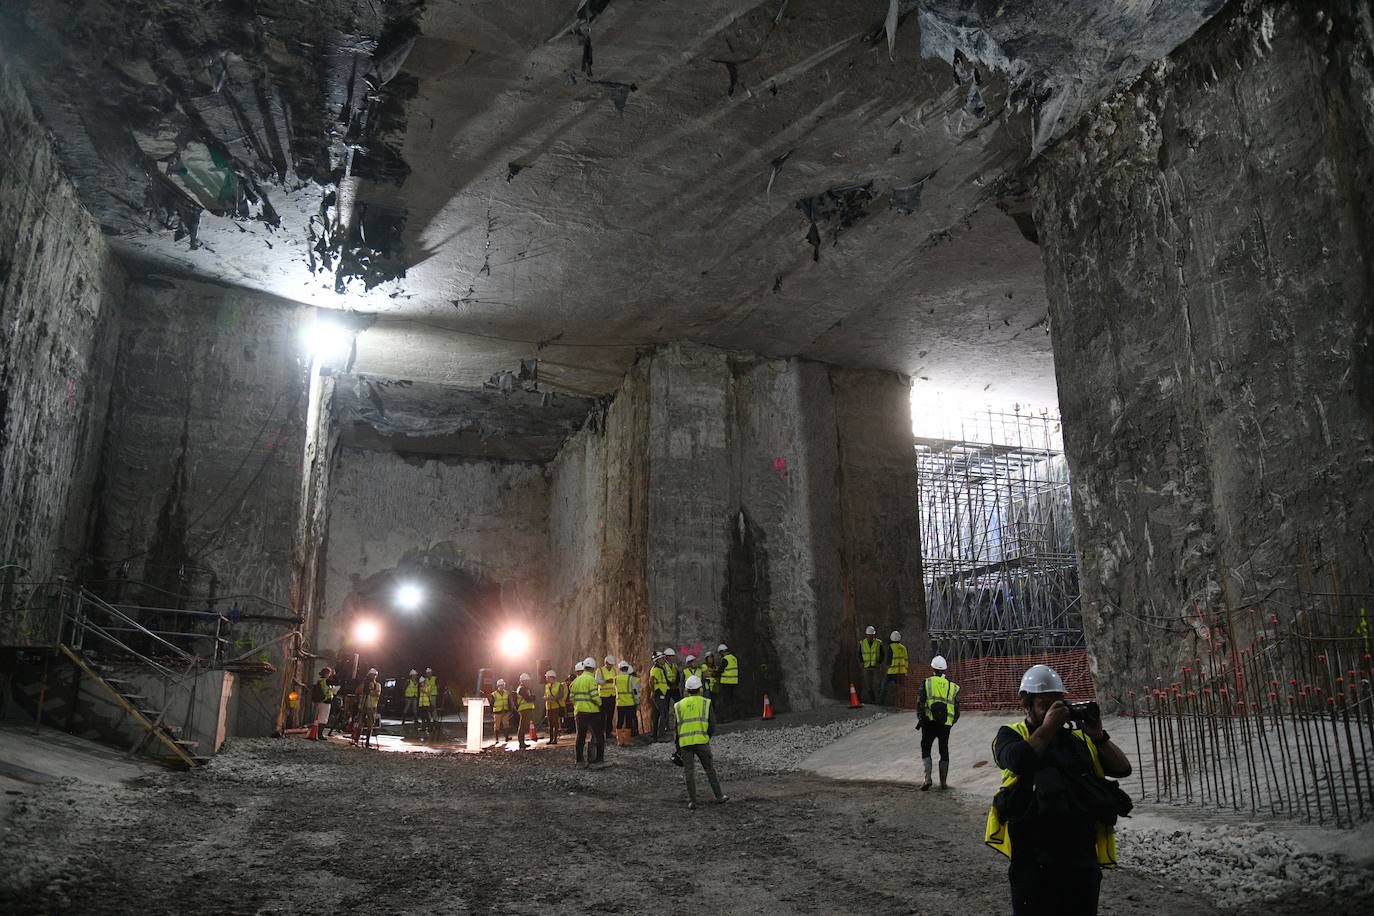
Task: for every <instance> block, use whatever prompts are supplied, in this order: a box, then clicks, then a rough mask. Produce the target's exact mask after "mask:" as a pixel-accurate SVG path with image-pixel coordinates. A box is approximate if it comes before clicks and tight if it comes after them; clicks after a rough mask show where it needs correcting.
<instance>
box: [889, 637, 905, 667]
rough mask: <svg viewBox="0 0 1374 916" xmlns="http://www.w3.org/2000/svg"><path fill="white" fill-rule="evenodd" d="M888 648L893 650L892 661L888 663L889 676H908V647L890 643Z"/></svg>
mask: <svg viewBox="0 0 1374 916" xmlns="http://www.w3.org/2000/svg"><path fill="white" fill-rule="evenodd" d="M888 648H889V649H891V650H892V661H891V662H889V663H888V666H887V673H888V674H906V673H907V662H906V646H904V645H902V644H901V643H899V642H894V643H889V644H888Z"/></svg>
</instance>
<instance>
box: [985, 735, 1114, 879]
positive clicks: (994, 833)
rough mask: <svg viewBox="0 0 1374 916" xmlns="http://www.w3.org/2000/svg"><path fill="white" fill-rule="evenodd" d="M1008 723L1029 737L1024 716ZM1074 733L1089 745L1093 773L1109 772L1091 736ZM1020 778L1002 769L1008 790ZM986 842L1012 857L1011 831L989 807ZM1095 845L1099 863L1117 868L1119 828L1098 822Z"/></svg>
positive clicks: (1003, 786)
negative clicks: (1105, 770)
mask: <svg viewBox="0 0 1374 916" xmlns="http://www.w3.org/2000/svg"><path fill="white" fill-rule="evenodd" d="M1008 726H1009V727H1010V728H1011V729H1013V730H1014V731H1015V732H1016V733H1017V734H1018V735H1020V736H1021V737H1022V738H1029V737H1030V726H1029V725H1027V724H1026V722H1025V720H1024V719H1023V720H1021V721H1020V722H1010V723H1008ZM1073 736H1074V737H1075V738H1077V739H1079V740H1080V741H1082V742H1083V743H1084V744H1086V745H1087V746H1088V753H1089V754H1090V755H1091V756H1092V759H1093V772H1094V773H1096V774H1097V775H1098V776H1105V775H1106V773H1104V772H1103V770H1102V762H1101V761H1100V760H1098V759H1097V745H1095V744H1093V742H1092V739H1091V738H1089V737H1088V736H1087V735H1085V734H1083V732H1081V731H1080V730H1078V729H1076V728H1075V729H1074V730H1073ZM992 743H993V759H994V760H995V759H996V749H997V738H996V737H995V736H994V737H993V739H992ZM1019 778H1020V777H1019V776H1017V775H1016V774H1015V773H1013V772H1012V771H1011V770H1003V771H1002V788H1004V789H1005V788H1006V787H1007V786H1012V785H1015V784H1016V780H1018V779H1019ZM983 842H984V843H985V844H986V845H988V846H991V847H992V848H993V849H995V850H997V851H998V852H1000V853H1001V854H1002V855H1004V856H1006V857H1007V858H1008V859H1010V858H1011V857H1012V852H1011V830H1009V829H1008V827H1007V825H1006V824H1005V823H1003V822H1002V818H1001V817H999V816H998V814H997V809H996V808H990V809H989V810H988V823H987V828H986V829H985V830H984V831H983ZM1094 845H1095V849H1096V852H1097V864H1098V865H1101V866H1102V867H1103V868H1115V867H1116V829H1115V828H1114V827H1108V826H1107V825H1106V824H1103V823H1101V822H1099V823H1098V824H1097V841H1096V843H1095V844H1094Z"/></svg>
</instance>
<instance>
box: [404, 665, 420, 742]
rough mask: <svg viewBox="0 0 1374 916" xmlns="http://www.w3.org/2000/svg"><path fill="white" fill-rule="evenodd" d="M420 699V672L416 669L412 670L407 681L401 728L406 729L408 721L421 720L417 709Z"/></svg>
mask: <svg viewBox="0 0 1374 916" xmlns="http://www.w3.org/2000/svg"><path fill="white" fill-rule="evenodd" d="M419 697H420V672H418V671H416V670H415V669H414V668H411V669H410V679H409V680H407V681H406V689H405V699H406V702H405V705H404V706H403V707H401V727H402V728H404V727H405V724H406V722H407V721H408V720H412V719H413V720H417V721H418V720H419V718H420V713H419V711H418V709H417V705H416V703H417V701H418V699H419Z"/></svg>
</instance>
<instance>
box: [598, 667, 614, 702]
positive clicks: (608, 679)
mask: <svg viewBox="0 0 1374 916" xmlns="http://www.w3.org/2000/svg"><path fill="white" fill-rule="evenodd" d="M596 671H597V673H598V674H600V675H601V683H600V684H598V685H597V687H598V688H599V689H598V690H597V693H599V694H600V695H601V696H603V697H613V696H615V669H614V668H609V667H607V666H605V665H602V666H601V667H600V668H597V669H596Z"/></svg>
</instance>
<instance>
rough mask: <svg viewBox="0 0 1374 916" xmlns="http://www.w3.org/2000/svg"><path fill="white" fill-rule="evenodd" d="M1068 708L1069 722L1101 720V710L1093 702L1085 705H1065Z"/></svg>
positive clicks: (1090, 701)
mask: <svg viewBox="0 0 1374 916" xmlns="http://www.w3.org/2000/svg"><path fill="white" fill-rule="evenodd" d="M1064 705H1065V706H1067V707H1069V721H1071V722H1096V721H1098V720H1100V719H1101V718H1102V708H1101V707H1100V706H1098V705H1097V703H1096V702H1095V701H1093V700H1089V701H1088V702H1086V703H1065V704H1064Z"/></svg>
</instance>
